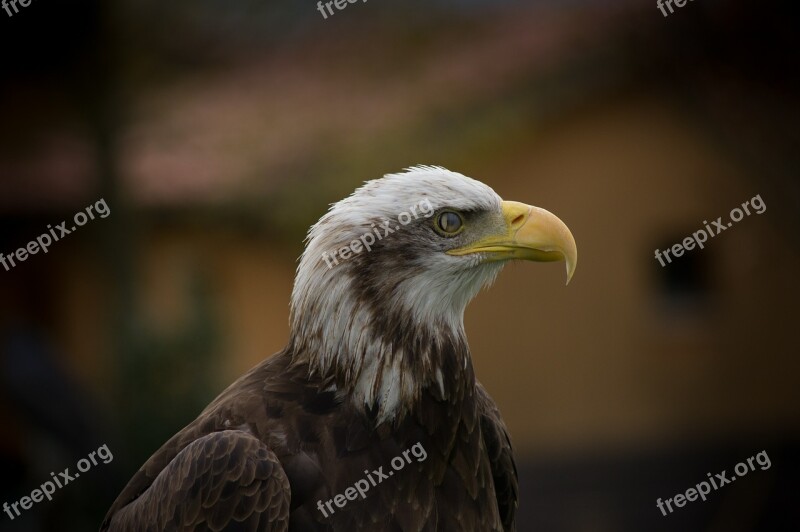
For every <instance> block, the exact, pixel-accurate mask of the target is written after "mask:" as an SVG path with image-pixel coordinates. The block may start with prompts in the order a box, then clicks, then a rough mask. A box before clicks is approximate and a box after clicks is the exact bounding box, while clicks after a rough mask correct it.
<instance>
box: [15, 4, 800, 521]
mask: <svg viewBox="0 0 800 532" xmlns="http://www.w3.org/2000/svg"><path fill="white" fill-rule="evenodd" d="M284 4H285V3H284ZM377 4H378V3H377V2H375V5H373V3H372V2H370V3H369V5H363V6H362V5H360V4H359V5H356V6H353V7H352V9H351V10H350V11H348V12H347V16H346V17H345V16H344V14H342V15H341V16H340V15H339V14H337V16H336V17H333V18H331V19H328V20H323V19H322V18H321V17H320V16H319V14H318V13H316V12H315V11H313V6H311V5H310V4H309V6H302V8H301V7H297V6H295V7H292V8H289V7H285V6H283V5H279V4H276V5H275V6H269V7H263V8H259V9H256V8H250V9H252V11H248V10H247V9H245V8H229V7H224V6H222V5H220V3H218V2H212V1H208V2H201V3H197V4H191V5H190V4H189V3H188V2H177V3H175V4H174V5H172V6H171V7H168V8H164V7H163V6H158V7H156V6H157V4H155V3H153V2H142V3H137V4H136V5H133V3H132V2H118V3H112V5H111V6H108V5H105V6H101V5H100V4H99V3H98V2H89V1H86V2H83V3H81V4H79V5H77V6H76V7H74V8H71V9H67V8H64V7H53V6H49V5H46V4H33V5H32V6H31V7H30V8H29V9H30V11H29V12H28V11H26V12H24V13H23V14H22V15H24V16H25V17H26V18H25V19H12V20H4V21H3V24H4V25H3V26H2V32H1V33H0V43H2V44H5V45H7V46H4V47H3V49H9V48H8V46H11V45H12V44H14V43H18V42H20V39H23V38H24V35H26V32H27V31H29V29H30V28H32V27H34V26H35V25H37V24H43V25H45V26H44V27H46V28H47V29H48V30H49V32H50V35H51V38H50V39H48V40H46V41H45V40H44V39H42V40H40V41H36V42H35V43H32V44H31V46H30V49H20V51H19V52H18V53H16V54H14V55H13V57H11V58H9V69H8V70H7V72H6V74H4V79H3V80H2V87H0V95H2V99H0V117H2V119H0V120H2V121H0V223H2V227H3V231H2V237H0V252H2V253H5V254H6V255H8V254H11V253H13V252H14V250H15V249H17V248H20V247H24V246H25V245H26V244H27V243H28V242H29V241H30V240H33V239H35V238H36V237H37V236H39V235H40V234H41V233H45V232H47V228H48V224H51V225H53V226H55V225H56V224H58V223H60V222H61V221H62V220H71V219H72V216H73V215H74V213H75V212H77V211H80V210H83V209H84V208H85V207H86V206H88V205H90V204H93V203H95V202H96V201H97V200H98V199H100V198H103V199H105V201H106V202H107V204H108V206H109V208H110V211H111V214H110V215H109V216H108V217H107V218H102V219H101V218H98V219H95V220H92V221H91V222H89V223H87V224H86V225H85V226H84V227H80V228H77V229H76V230H75V231H74V233H73V234H70V235H68V236H66V237H65V238H64V240H63V241H59V242H56V243H54V244H53V245H52V247H51V249H50V251H49V252H48V253H47V254H46V255H43V254H39V255H35V256H31V257H29V258H28V260H26V261H25V262H23V263H20V264H19V265H18V266H17V267H14V268H12V269H10V271H3V270H0V293H2V294H3V296H4V297H3V304H2V305H0V341H2V343H0V348H2V349H3V352H2V355H3V357H4V366H3V371H4V376H5V381H6V383H7V384H6V386H4V388H3V389H2V391H0V419H2V420H3V421H4V423H3V425H4V427H6V429H4V432H3V434H2V438H0V449H2V453H3V456H4V458H3V460H4V463H7V464H8V469H7V470H8V471H12V472H14V474H13V475H9V476H8V477H7V478H8V480H7V482H8V485H7V486H4V487H3V489H2V494H3V496H4V497H6V499H7V500H9V501H11V500H16V499H17V498H19V497H20V496H22V495H24V494H26V493H29V491H30V489H29V486H30V485H34V486H35V484H36V480H37V479H39V478H42V479H45V478H46V472H45V473H44V476H43V474H42V473H41V468H40V467H39V466H37V465H36V464H37V461H39V460H40V459H41V458H40V457H41V456H42V453H45V454H46V455H47V456H49V457H50V458H49V459H48V460H49V461H50V462H53V463H54V464H56V465H53V466H52V467H53V468H59V466H58V465H57V464H59V463H63V464H64V466H66V465H67V464H69V463H70V462H71V460H72V458H67V457H68V456H69V457H73V456H77V457H78V458H79V457H80V456H81V453H82V451H80V449H81V448H82V447H86V446H87V445H88V448H87V449H86V451H87V452H88V451H90V450H92V449H93V448H96V447H97V446H99V445H101V444H102V443H104V442H106V441H107V442H108V443H109V447H110V448H111V449H112V450H113V449H117V450H118V452H117V456H118V457H119V459H118V460H117V461H116V462H114V464H113V468H110V469H109V471H108V473H107V475H108V477H109V478H108V479H104V480H102V481H99V480H98V481H96V485H97V489H96V491H97V492H98V493H99V495H98V496H97V498H96V499H95V500H94V502H92V503H91V504H84V505H81V504H78V505H77V507H75V506H70V507H66V506H68V505H65V504H62V505H61V506H59V505H57V504H56V503H52V506H45V505H40V507H38V508H37V509H36V510H35V511H29V513H31V514H33V513H36V515H37V518H36V521H35V523H36V524H35V525H31V524H30V523H34V521H28V522H27V523H28V525H27V526H29V528H25V529H26V530H31V529H42V530H49V529H52V527H53V526H54V525H53V524H52V523H54V522H57V521H56V519H57V518H61V517H63V516H66V515H70V516H73V515H79V516H80V519H83V521H76V522H78V523H81V525H82V524H83V523H92V522H93V521H92V520H93V519H94V520H95V521H94V522H97V523H99V519H100V517H99V516H101V515H102V512H103V511H104V509H105V508H106V507H107V505H108V504H110V502H111V500H112V499H113V496H114V494H115V493H116V491H117V488H115V487H110V488H107V487H105V485H103V482H108V483H109V484H110V485H111V486H115V485H116V486H117V487H118V488H121V486H122V484H121V483H120V482H118V481H117V480H116V479H115V475H118V476H119V478H122V479H124V478H127V477H128V476H129V475H130V473H131V472H132V471H133V470H135V468H137V467H138V465H139V464H140V462H141V460H143V459H144V458H146V457H147V456H149V454H150V453H151V452H152V451H153V450H154V448H155V447H157V446H158V445H159V444H160V443H161V442H162V441H163V440H164V439H165V438H166V437H168V436H169V435H171V434H172V433H174V432H175V431H176V430H178V429H179V428H180V427H182V426H183V424H185V423H187V422H188V421H190V420H191V419H192V418H193V417H194V415H196V413H197V412H198V411H199V409H200V408H202V407H203V406H204V405H205V404H206V403H207V402H208V401H209V400H210V399H212V398H213V397H214V396H215V395H216V393H218V392H219V391H220V390H221V389H222V388H223V387H224V386H225V385H227V384H228V383H229V382H230V381H232V380H233V379H234V378H235V377H236V376H237V375H239V374H240V373H242V372H243V371H245V370H246V369H248V368H249V367H251V366H252V365H254V364H256V363H257V362H258V361H260V360H261V359H263V358H264V357H265V356H268V355H269V354H271V353H273V352H275V351H278V350H279V349H281V348H282V347H283V345H284V343H285V340H286V338H287V335H288V301H289V294H290V290H291V284H292V279H293V274H294V267H295V261H296V258H297V256H298V255H299V254H300V253H301V252H302V239H303V237H304V234H305V230H306V229H307V228H308V226H309V225H311V224H312V223H313V222H314V221H316V220H317V219H318V218H319V216H321V215H322V213H324V212H325V209H326V208H327V204H328V203H330V202H333V201H336V200H338V199H340V198H342V197H344V196H345V195H347V194H349V193H350V192H351V191H352V190H353V189H354V188H355V187H356V186H358V185H359V184H360V183H361V182H362V181H364V180H366V179H372V178H375V177H379V176H380V175H382V174H384V173H388V172H394V171H397V170H399V169H401V168H403V167H407V166H411V165H414V164H419V163H423V164H440V165H443V166H446V167H448V168H450V169H452V170H456V171H460V172H463V173H465V174H467V175H470V176H472V177H475V178H477V179H480V180H482V181H484V182H485V183H487V184H489V185H490V186H492V187H493V188H494V189H495V190H496V191H497V192H498V193H499V194H500V195H501V196H503V197H504V198H506V199H514V200H519V201H524V202H526V203H531V204H534V205H538V206H541V207H544V208H546V209H548V210H551V211H553V212H554V213H556V214H557V215H558V216H559V217H561V218H562V219H563V220H564V221H565V222H566V223H567V224H568V225H569V226H570V228H571V230H572V232H573V234H574V235H575V237H576V240H577V243H578V248H579V252H580V261H579V266H578V269H577V272H576V276H575V278H574V279H573V281H572V283H571V284H570V286H569V287H566V288H565V287H564V286H563V272H562V270H561V267H560V266H557V265H530V264H519V265H517V264H513V265H510V266H509V267H508V268H507V269H506V271H505V272H504V273H503V274H502V275H501V277H500V279H499V281H498V282H497V283H496V285H495V286H494V287H493V288H492V289H491V290H490V291H488V292H487V293H485V294H482V295H481V296H480V297H479V298H478V299H477V300H476V302H474V303H473V304H472V306H471V307H470V308H469V310H468V314H467V332H468V335H469V338H470V343H471V348H472V352H473V357H474V360H475V365H476V369H477V374H478V376H479V378H480V380H481V381H482V382H483V383H484V385H485V386H486V388H487V389H488V390H489V391H490V393H491V394H492V395H493V397H494V398H495V400H496V401H497V403H498V404H499V406H500V409H501V411H502V413H503V415H504V418H505V420H506V422H507V424H508V426H509V428H510V430H511V434H512V438H513V442H514V444H515V446H516V448H517V450H518V455H519V462H520V472H521V477H522V489H523V492H522V501H521V505H520V506H521V510H520V513H521V515H520V526H519V529H520V530H521V531H527V530H548V531H560V530H564V531H606V530H609V531H611V530H615V531H616V530H642V529H647V530H661V529H664V530H676V529H681V530H725V531H736V530H742V531H744V530H791V529H792V528H791V527H792V526H793V525H797V524H798V523H799V521H798V511H797V508H796V500H797V495H798V489H797V487H795V486H792V485H791V478H792V476H793V474H794V473H797V472H798V462H797V456H798V454H797V449H798V428H800V395H798V393H797V385H796V380H797V374H798V369H800V366H799V365H798V362H797V361H796V360H795V356H796V354H797V353H798V352H800V341H799V340H798V337H797V335H796V330H795V329H796V326H797V312H796V302H797V301H798V297H799V296H800V283H798V281H797V280H796V279H795V275H794V274H795V273H796V272H797V271H798V270H799V268H798V266H800V246H798V236H797V235H798V234H800V232H798V229H800V226H799V224H798V218H797V212H798V206H799V204H800V193H799V192H800V191H799V190H798V183H797V180H796V175H795V173H796V169H797V167H798V165H797V162H798V160H797V159H798V152H797V150H796V147H797V145H798V142H797V141H798V134H797V128H796V124H797V119H798V98H797V78H796V72H797V62H796V57H794V53H793V52H792V51H791V50H793V48H792V45H791V44H790V43H791V41H790V40H789V35H790V32H791V31H792V30H793V28H792V27H791V25H790V24H789V22H788V18H787V17H786V13H785V7H784V6H783V5H782V4H779V3H774V5H770V6H766V5H762V6H759V7H758V8H756V7H755V6H754V5H753V4H747V3H744V2H715V1H713V0H708V1H702V2H694V3H693V4H691V5H688V6H686V7H684V8H683V9H682V10H681V11H680V12H679V13H676V14H675V15H672V16H671V17H670V18H668V19H664V18H663V17H662V15H661V14H660V13H659V12H658V10H657V9H656V8H655V6H645V7H641V6H639V5H636V4H633V3H629V2H623V3H620V4H619V5H616V6H613V7H611V6H607V5H604V4H600V3H596V2H585V3H579V4H576V5H570V6H561V5H555V4H554V3H544V4H538V3H536V4H534V5H531V6H518V5H511V4H509V3H503V2H498V3H492V2H486V3H480V2H478V3H477V5H473V6H472V7H471V8H470V9H464V8H463V7H453V6H452V5H451V4H450V3H442V4H436V5H434V6H429V5H427V4H420V3H416V4H411V7H406V8H401V7H397V6H394V5H380V6H378V5H377ZM356 8H358V9H356ZM351 11H352V12H351ZM29 15H30V16H29ZM65 21H67V22H69V23H67V22H65ZM10 23H13V24H14V25H15V26H14V27H13V28H12V29H7V28H11V26H10ZM35 27H38V28H39V29H41V28H42V26H35ZM76 27H77V28H79V29H80V30H81V31H80V32H79V35H80V37H79V38H76V39H74V40H70V38H71V35H72V34H73V29H74V28H76ZM176 32H179V33H180V36H181V39H180V41H179V42H178V41H176V39H174V38H173V37H174V35H175V33H176ZM62 40H66V41H68V42H69V44H67V45H65V46H64V47H63V48H60V47H59V45H58V42H60V41H62ZM757 195H759V196H760V198H761V199H762V200H763V202H764V204H765V205H766V211H764V212H763V214H752V215H750V216H746V217H744V218H743V219H742V220H741V221H740V222H739V223H737V224H735V225H734V226H732V227H730V228H729V229H728V230H726V231H725V232H724V233H722V234H720V235H718V236H715V237H714V238H711V239H709V241H708V242H707V243H706V247H705V249H703V250H697V249H695V250H693V251H689V252H687V253H686V254H685V255H684V256H683V257H681V258H680V259H676V260H675V261H674V262H673V263H671V264H667V265H666V266H663V267H662V266H661V264H660V263H659V262H658V260H657V259H656V258H655V257H654V251H655V250H656V249H661V250H663V249H667V248H669V247H671V246H672V245H673V244H677V243H680V242H682V241H683V239H684V238H686V237H688V236H690V235H691V234H692V233H693V232H695V231H697V230H698V229H701V228H703V227H704V225H705V224H706V222H711V221H712V220H716V219H717V217H720V216H721V217H722V218H723V220H727V219H728V213H729V212H730V211H731V209H733V208H735V207H739V206H741V204H742V203H743V202H745V201H747V200H750V199H751V198H753V197H755V196H757ZM21 337H22V338H27V339H30V341H27V342H22V343H19V342H18V341H17V339H18V338H21ZM45 345H47V346H51V347H50V348H45V347H43V346H45ZM20 346H21V347H20ZM33 356H37V357H39V358H37V359H36V360H42V362H41V364H38V365H36V367H35V368H33V369H31V370H30V371H29V372H28V373H24V372H21V371H18V370H19V369H20V368H21V367H23V364H22V362H21V361H23V360H28V359H29V358H30V357H33ZM24 378H28V379H30V380H29V381H25V382H30V383H31V384H30V385H28V386H16V387H15V386H13V385H12V384H13V383H19V382H23V381H22V380H21V379H24ZM47 379H50V380H47ZM8 383H12V384H8ZM34 383H51V384H48V385H47V386H46V387H44V384H42V386H43V387H42V388H37V387H36V385H35V384H34ZM48 394H50V395H48ZM59 394H61V395H59ZM42 398H48V399H50V401H44V404H41V403H42V401H41V399H42ZM165 404H166V405H169V408H167V409H164V408H163V405H165ZM48 411H50V413H51V414H52V413H53V412H55V414H57V415H56V416H55V417H56V418H57V419H60V420H61V421H62V423H54V422H53V421H52V420H49V418H48V416H47V415H44V414H43V413H46V412H48ZM59 412H60V413H59ZM64 419H70V420H73V419H74V420H76V421H75V423H66V424H65V423H63V420H64ZM78 420H84V421H81V423H83V424H80V425H76V424H77V423H78ZM70 426H72V427H73V429H74V427H75V426H80V427H85V428H82V429H81V430H79V431H75V430H72V431H70V430H69V429H70ZM90 435H91V437H90ZM95 435H96V436H95ZM92 437H94V438H96V440H92ZM85 439H88V440H89V441H83V440H85ZM100 439H102V441H100ZM42 449H45V450H42ZM761 450H767V451H768V452H769V453H770V456H771V457H772V463H773V468H771V469H769V470H767V471H763V472H754V473H753V474H752V479H748V481H747V483H744V482H743V483H740V485H737V486H729V487H727V488H726V489H724V490H721V491H719V492H715V494H714V497H713V498H712V500H710V501H709V502H707V503H703V504H699V503H695V504H694V505H690V507H687V508H684V509H681V510H680V511H679V512H677V513H675V514H674V515H670V516H667V517H662V516H661V515H660V513H659V511H658V510H657V509H656V507H655V499H656V498H657V497H662V498H668V497H671V496H673V495H674V494H675V493H678V492H679V491H684V490H685V489H686V488H688V487H691V486H692V485H693V484H695V483H696V482H699V481H700V480H702V479H704V478H705V475H706V472H707V471H712V472H713V471H719V470H722V469H725V468H728V469H732V468H733V466H734V465H735V464H736V462H738V461H740V460H742V459H744V458H746V457H748V456H751V455H754V454H755V453H757V452H759V451H761ZM70 453H72V454H70ZM76 459H77V458H76ZM59 460H60V461H59ZM64 466H62V467H64ZM88 482H89V481H87V483H88ZM115 482H116V484H115ZM122 482H124V480H123V481H122ZM88 491H91V490H88V489H87V492H88ZM82 496H83V494H80V493H76V492H75V491H73V492H72V494H71V497H74V498H76V499H81V497H82ZM64 497H65V498H66V495H65V496H64ZM62 500H63V499H62ZM0 502H2V501H0ZM48 513H50V514H51V515H50V516H49V517H42V516H43V515H44V516H47V515H48ZM31 519H33V518H31ZM7 525H8V526H11V525H15V526H16V524H15V523H10V522H7V521H3V522H1V523H0V530H2V529H3V528H2V527H3V526H7ZM37 527H38V528H37ZM783 527H786V528H783ZM75 529H76V530H78V529H84V528H82V526H80V525H76V528H75ZM9 530H12V529H11V528H9Z"/></svg>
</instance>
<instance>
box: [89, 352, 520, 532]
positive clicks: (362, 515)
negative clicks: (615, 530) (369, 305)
mask: <svg viewBox="0 0 800 532" xmlns="http://www.w3.org/2000/svg"><path fill="white" fill-rule="evenodd" d="M291 360H292V357H291V356H290V355H289V353H286V352H283V353H280V354H278V355H276V356H275V357H272V358H270V359H268V360H267V361H265V362H263V363H261V364H259V365H258V366H257V367H255V368H254V369H253V370H251V371H250V372H249V373H247V374H246V375H244V376H243V377H242V378H240V379H239V380H238V381H237V382H235V383H234V384H233V385H231V386H230V387H229V388H228V389H227V390H225V391H224V392H223V393H222V394H221V395H220V396H219V397H218V398H217V399H216V400H215V401H214V402H213V403H211V404H210V405H209V406H208V408H206V409H205V410H204V411H203V413H202V414H201V415H200V416H198V418H197V419H196V420H195V421H194V422H192V423H191V424H189V425H188V426H187V427H186V428H184V429H183V430H182V431H180V432H179V433H178V434H176V435H175V436H174V437H173V438H172V439H170V440H169V441H168V442H167V443H166V444H164V445H163V446H162V447H161V449H159V450H158V451H157V452H156V453H155V454H154V455H153V456H152V457H151V458H150V459H149V460H148V461H147V462H146V463H145V464H144V465H143V466H142V468H141V469H140V470H139V471H138V472H137V473H136V475H135V476H134V477H133V479H132V480H131V481H130V483H129V484H128V485H127V487H126V488H125V489H124V490H123V491H122V493H121V494H120V495H119V497H118V498H117V500H116V501H115V503H114V504H113V506H112V507H111V509H110V510H109V512H108V515H107V516H106V519H105V521H104V523H103V525H102V527H101V530H102V531H106V530H108V531H148V530H157V531H165V530H215V531H216V530H254V531H255V530H257V531H270V532H278V531H281V532H283V531H336V532H339V531H341V532H353V531H362V530H363V531H387V532H388V531H398V532H400V531H402V532H412V531H431V532H432V531H447V532H453V531H469V532H478V531H486V532H489V531H491V532H509V531H512V530H514V525H513V523H514V514H515V510H516V505H517V475H516V469H515V467H514V461H513V457H512V454H511V445H510V443H509V440H508V435H507V433H506V429H505V426H504V425H503V423H502V421H501V420H500V417H499V414H498V412H497V409H496V407H495V406H494V403H493V402H492V400H491V399H490V398H489V396H488V395H487V394H486V392H485V391H484V390H483V388H482V387H481V386H480V384H478V383H476V382H475V379H474V376H473V374H472V368H471V366H468V367H467V368H464V370H463V372H461V373H463V375H453V374H451V378H450V379H448V382H446V389H447V388H449V389H450V390H453V391H454V389H455V388H460V393H457V394H450V395H451V397H450V398H449V399H444V398H443V397H442V394H441V392H440V391H439V389H438V388H430V389H428V390H425V391H424V392H423V393H424V397H423V398H422V400H421V401H420V402H419V403H418V405H417V406H416V407H415V408H414V409H413V410H411V411H410V412H409V414H408V415H407V416H405V417H404V418H403V419H402V420H401V421H400V422H399V423H384V424H381V425H378V426H377V427H375V426H374V420H372V419H370V418H369V414H366V415H365V414H363V413H361V412H359V411H358V410H356V409H353V408H351V407H350V406H349V404H348V402H347V401H346V400H341V399H337V396H336V394H335V393H334V392H323V391H321V390H323V389H326V388H327V387H328V386H329V384H330V383H328V382H324V381H319V380H314V379H313V378H312V379H310V380H309V378H308V368H307V367H305V366H303V365H299V366H298V365H293V364H292V363H291ZM465 377H466V378H465ZM370 427H372V428H370ZM416 443H421V444H422V446H423V448H424V449H425V450H426V452H427V458H426V459H425V460H424V461H417V460H413V461H412V463H411V464H408V465H407V466H406V467H405V468H404V469H402V470H400V471H397V472H395V474H394V475H393V476H391V477H390V478H389V479H388V480H384V481H383V482H381V483H379V484H377V486H375V487H372V488H371V489H370V491H368V492H367V494H366V499H364V500H362V499H361V498H360V497H358V498H357V499H356V501H348V504H347V506H345V507H344V508H343V509H339V508H337V507H335V506H334V508H335V509H336V513H335V514H333V515H329V516H328V517H325V516H323V514H322V512H320V511H319V510H318V509H317V506H316V504H317V501H318V500H322V501H323V502H324V501H327V500H329V499H331V498H333V497H334V496H335V495H336V494H339V493H344V491H345V489H347V488H348V487H350V486H352V485H353V484H354V483H355V482H356V481H357V480H359V479H361V478H364V477H365V473H364V472H365V470H367V471H370V472H372V471H373V470H375V469H377V468H378V467H380V466H383V467H384V471H386V470H390V467H389V463H390V461H391V459H392V458H394V457H396V456H399V455H401V453H402V452H403V451H404V450H406V449H409V448H410V447H411V446H413V445H414V444H416Z"/></svg>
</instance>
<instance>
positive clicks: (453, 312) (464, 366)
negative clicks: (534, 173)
mask: <svg viewBox="0 0 800 532" xmlns="http://www.w3.org/2000/svg"><path fill="white" fill-rule="evenodd" d="M514 259H522V260H533V261H555V260H564V261H565V262H566V268H567V282H569V279H570V278H571V277H572V274H573V272H574V271H575V265H576V261H577V249H576V246H575V240H574V238H573V237H572V234H571V233H570V231H569V229H568V228H567V226H566V225H564V223H563V222H562V221H561V220H559V219H558V218H557V217H556V216H555V215H553V214H551V213H550V212H548V211H546V210H544V209H540V208H538V207H532V206H529V205H525V204H523V203H518V202H513V201H503V200H502V199H501V198H500V196H498V195H497V194H496V193H495V192H494V191H493V190H492V189H491V188H490V187H488V186H486V185H485V184H483V183H481V182H479V181H476V180H474V179H471V178H469V177H466V176H464V175H462V174H459V173H456V172H451V171H449V170H446V169H444V168H441V167H432V166H417V167H413V168H409V169H407V170H406V171H405V172H402V173H397V174H389V175H386V176H384V177H383V178H380V179H375V180H372V181H368V182H366V183H365V184H364V185H363V186H361V187H360V188H358V189H357V190H356V191H355V192H353V194H352V195H351V196H349V197H347V198H345V199H343V200H341V201H339V202H338V203H335V204H333V205H332V206H331V208H330V209H329V210H328V212H327V213H326V214H325V215H324V216H323V217H322V218H321V219H320V220H319V222H317V223H316V224H315V225H314V226H312V227H311V229H310V230H309V233H308V237H307V243H306V248H305V251H304V253H303V255H302V257H301V259H300V263H299V266H298V268H297V276H296V280H295V285H294V289H293V291H292V300H291V319H290V321H291V338H290V343H289V345H290V351H291V352H292V356H293V357H294V359H295V361H296V362H298V363H305V364H308V367H309V371H310V372H311V373H315V374H317V375H319V376H322V377H324V378H327V379H328V382H329V386H330V389H331V390H336V391H337V392H338V393H340V394H341V395H342V397H343V398H345V397H346V398H349V400H352V401H354V403H355V404H356V405H357V406H358V407H360V408H364V409H365V410H367V411H370V412H374V413H375V414H376V419H377V420H378V421H379V422H382V421H385V420H392V419H395V420H397V419H400V418H402V416H403V415H404V414H405V413H406V412H407V411H408V410H409V409H411V408H413V406H414V404H415V402H416V401H418V400H419V398H420V396H421V394H422V392H423V391H425V390H428V389H431V390H433V392H435V393H436V394H437V397H441V398H443V399H448V398H452V397H453V396H454V395H456V394H458V393H460V392H459V390H461V391H463V389H464V388H465V387H466V386H468V385H469V384H473V385H474V375H473V373H472V364H471V359H470V355H469V349H468V347H467V342H466V335H465V333H464V322H463V319H464V310H465V308H466V306H467V304H468V303H469V302H470V300H471V299H472V298H473V297H475V295H476V294H477V293H478V292H479V291H480V289H481V288H482V287H484V286H487V285H489V284H491V282H492V281H493V280H494V279H495V278H496V277H497V274H498V273H499V272H500V270H501V269H502V268H503V266H504V265H505V264H506V262H508V261H509V260H514ZM465 379H466V382H465ZM470 380H471V383H470V382H469V381H470Z"/></svg>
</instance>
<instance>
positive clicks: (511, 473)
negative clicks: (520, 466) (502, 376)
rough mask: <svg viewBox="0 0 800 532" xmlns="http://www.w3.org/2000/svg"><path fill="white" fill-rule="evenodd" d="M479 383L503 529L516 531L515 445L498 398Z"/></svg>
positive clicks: (479, 402) (482, 428) (484, 429)
mask: <svg viewBox="0 0 800 532" xmlns="http://www.w3.org/2000/svg"><path fill="white" fill-rule="evenodd" d="M476 384H477V386H476V388H477V400H478V411H479V412H480V415H481V417H480V421H481V433H482V435H483V441H484V443H485V444H486V452H487V453H488V455H489V463H490V464H491V469H492V478H493V479H494V491H495V497H497V508H498V510H499V513H500V519H501V521H502V523H503V529H504V530H505V531H506V532H515V531H516V529H517V525H516V521H515V519H516V515H517V506H518V505H519V483H518V480H517V466H516V464H515V463H514V454H513V452H512V449H511V439H510V438H509V436H508V429H506V425H505V423H503V420H502V418H501V417H500V411H499V410H498V409H497V405H495V403H494V401H493V400H492V398H491V397H489V394H488V393H487V392H486V390H485V389H484V388H483V386H482V385H481V384H480V383H476Z"/></svg>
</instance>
